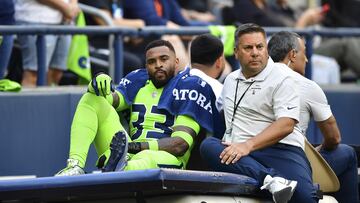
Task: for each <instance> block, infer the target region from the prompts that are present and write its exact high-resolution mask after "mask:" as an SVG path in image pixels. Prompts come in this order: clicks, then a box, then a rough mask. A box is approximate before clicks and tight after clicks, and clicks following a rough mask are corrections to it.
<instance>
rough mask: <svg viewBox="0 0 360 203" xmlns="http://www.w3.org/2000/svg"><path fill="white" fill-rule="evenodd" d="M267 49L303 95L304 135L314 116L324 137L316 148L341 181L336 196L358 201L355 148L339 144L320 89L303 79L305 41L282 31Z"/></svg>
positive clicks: (301, 119) (342, 200)
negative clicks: (287, 70)
mask: <svg viewBox="0 0 360 203" xmlns="http://www.w3.org/2000/svg"><path fill="white" fill-rule="evenodd" d="M268 49H269V55H270V56H271V58H272V59H273V60H274V62H279V63H283V64H286V65H287V66H288V67H287V66H285V65H284V66H282V67H281V68H284V69H289V68H290V69H292V70H293V71H294V72H293V74H292V75H294V76H293V77H294V78H295V79H296V80H297V81H298V84H300V87H299V88H300V89H299V91H298V92H299V94H300V121H299V126H300V129H301V132H302V133H303V135H304V136H305V134H306V130H307V128H308V124H309V122H310V117H314V120H315V121H316V123H317V125H318V127H319V128H320V130H321V132H322V134H323V136H324V141H323V143H322V144H321V145H320V146H319V147H317V149H318V150H319V152H320V153H321V155H322V156H323V157H324V158H325V160H326V161H327V162H328V163H329V165H330V166H331V168H332V169H333V170H334V171H335V173H336V175H337V176H338V178H339V181H340V190H339V191H338V192H337V193H335V198H336V199H337V200H338V201H339V202H343V203H345V202H358V201H359V199H358V198H359V197H358V181H357V179H358V175H357V159H356V153H355V151H354V149H353V148H352V147H350V146H348V145H345V144H340V141H341V135H340V131H339V128H338V126H337V124H336V120H335V117H334V116H333V115H332V113H331V109H330V106H329V104H328V102H327V99H326V96H325V94H324V92H323V91H322V89H321V88H320V86H319V85H317V84H316V83H315V82H313V81H311V80H309V79H307V78H305V77H303V75H304V73H305V64H306V62H307V58H306V55H305V43H304V40H303V39H302V38H301V37H300V36H299V35H298V34H296V33H293V32H285V31H284V32H279V33H276V34H274V35H273V36H272V37H271V39H270V41H269V44H268ZM290 69H289V70H290ZM295 72H297V73H295Z"/></svg>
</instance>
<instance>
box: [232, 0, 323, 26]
mask: <svg viewBox="0 0 360 203" xmlns="http://www.w3.org/2000/svg"><path fill="white" fill-rule="evenodd" d="M276 3H277V4H276V6H269V5H268V4H267V1H266V0H234V6H233V7H232V10H229V11H228V12H232V15H233V19H229V20H227V22H226V23H227V24H229V23H232V22H231V21H235V22H239V23H249V22H254V23H257V24H259V25H261V26H277V27H283V26H287V27H297V28H304V27H306V26H310V25H314V24H317V23H319V22H321V20H322V19H323V13H322V12H321V8H320V7H317V8H309V9H307V10H306V11H305V12H304V13H302V15H301V16H299V17H298V18H296V17H295V15H294V12H293V11H292V10H291V8H290V7H288V6H287V1H286V0H277V1H276ZM274 8H276V9H274ZM229 21H230V22H229Z"/></svg>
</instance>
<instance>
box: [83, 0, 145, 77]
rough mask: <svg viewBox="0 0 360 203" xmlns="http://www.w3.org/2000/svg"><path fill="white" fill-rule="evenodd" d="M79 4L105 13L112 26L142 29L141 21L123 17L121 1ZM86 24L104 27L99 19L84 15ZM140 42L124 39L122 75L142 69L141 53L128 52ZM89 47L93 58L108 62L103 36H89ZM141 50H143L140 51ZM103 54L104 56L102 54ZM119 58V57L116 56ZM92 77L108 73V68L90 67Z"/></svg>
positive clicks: (105, 42) (87, 0)
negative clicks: (99, 73) (100, 73)
mask: <svg viewBox="0 0 360 203" xmlns="http://www.w3.org/2000/svg"><path fill="white" fill-rule="evenodd" d="M79 2H80V3H83V4H86V5H89V6H92V7H95V8H98V9H100V10H101V11H103V12H105V13H106V14H107V15H108V16H109V17H111V19H112V22H113V24H114V26H125V27H132V28H143V27H144V26H145V22H144V21H143V20H141V19H127V18H124V17H123V12H124V10H123V9H124V8H123V3H122V1H121V0H80V1H79ZM85 17H86V23H87V25H103V26H106V22H104V21H103V20H102V19H101V18H99V17H97V16H93V15H90V14H86V13H85ZM139 40H140V41H141V39H140V38H126V39H125V42H124V52H123V53H122V54H123V57H124V75H126V74H128V73H130V72H131V71H133V70H135V69H138V68H141V67H143V64H144V61H143V60H142V59H143V57H142V55H143V53H140V54H137V53H132V52H130V51H129V50H131V49H132V47H133V46H138V41H139ZM89 42H90V45H91V46H92V47H93V48H94V49H95V50H92V51H91V55H92V56H93V57H95V58H96V57H99V58H101V59H104V60H106V61H108V60H109V56H108V55H109V54H111V53H109V38H108V37H104V36H89ZM142 50H143V49H142ZM103 53H104V54H103ZM106 53H107V54H106ZM116 57H119V56H116ZM91 69H92V72H93V75H96V73H98V72H108V67H101V66H97V65H94V64H93V65H92V67H91Z"/></svg>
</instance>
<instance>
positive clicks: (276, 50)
mask: <svg viewBox="0 0 360 203" xmlns="http://www.w3.org/2000/svg"><path fill="white" fill-rule="evenodd" d="M298 38H300V39H301V37H300V35H298V34H296V33H295V32H288V31H281V32H278V33H275V34H274V35H273V36H272V37H271V39H270V41H269V43H268V51H269V55H270V57H271V58H272V59H273V60H274V62H279V61H282V60H284V59H285V57H286V55H287V54H288V53H289V51H291V50H293V49H295V50H296V51H298V50H299V47H300V44H299V41H298Z"/></svg>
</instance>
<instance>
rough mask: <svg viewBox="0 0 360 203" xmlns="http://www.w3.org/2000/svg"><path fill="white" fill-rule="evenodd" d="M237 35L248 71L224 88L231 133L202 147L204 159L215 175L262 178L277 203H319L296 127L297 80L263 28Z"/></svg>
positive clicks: (246, 29)
mask: <svg viewBox="0 0 360 203" xmlns="http://www.w3.org/2000/svg"><path fill="white" fill-rule="evenodd" d="M235 36H236V39H235V41H236V42H235V45H236V46H235V50H234V52H235V56H236V57H237V59H238V60H239V62H240V64H241V67H242V68H241V69H240V70H237V71H235V72H232V73H231V74H230V75H228V77H227V78H226V80H225V83H224V88H223V92H222V99H223V105H224V113H225V121H226V129H227V130H226V132H225V134H224V137H223V140H222V141H221V140H219V139H216V138H213V137H209V138H206V139H205V140H204V141H203V142H202V144H201V147H200V152H201V155H202V157H203V160H205V161H207V162H208V164H209V166H210V167H211V168H213V169H214V170H217V171H224V172H232V173H237V174H242V175H247V176H249V177H252V178H254V179H256V180H257V181H258V183H259V184H260V185H263V186H262V187H261V189H267V190H269V191H270V193H272V195H273V199H274V201H275V202H287V201H288V200H290V199H291V200H290V202H317V201H318V198H317V197H316V190H317V188H315V186H314V185H313V183H312V175H311V168H310V165H309V162H308V160H307V158H306V155H305V152H304V150H303V149H304V136H302V134H301V132H300V129H299V128H298V127H297V126H296V125H295V124H296V123H297V122H298V121H299V114H300V108H299V105H300V98H299V96H298V95H297V92H296V91H295V89H294V88H293V87H294V86H295V81H294V80H293V79H292V78H291V76H290V74H289V73H288V72H286V71H283V70H281V69H280V68H278V66H279V65H277V64H274V62H273V61H272V60H271V58H269V55H268V52H267V44H266V34H265V31H264V29H263V28H261V27H260V26H258V25H256V24H243V25H240V26H239V27H238V28H237V30H236V34H235ZM296 186H297V187H296ZM295 188H296V189H295Z"/></svg>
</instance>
